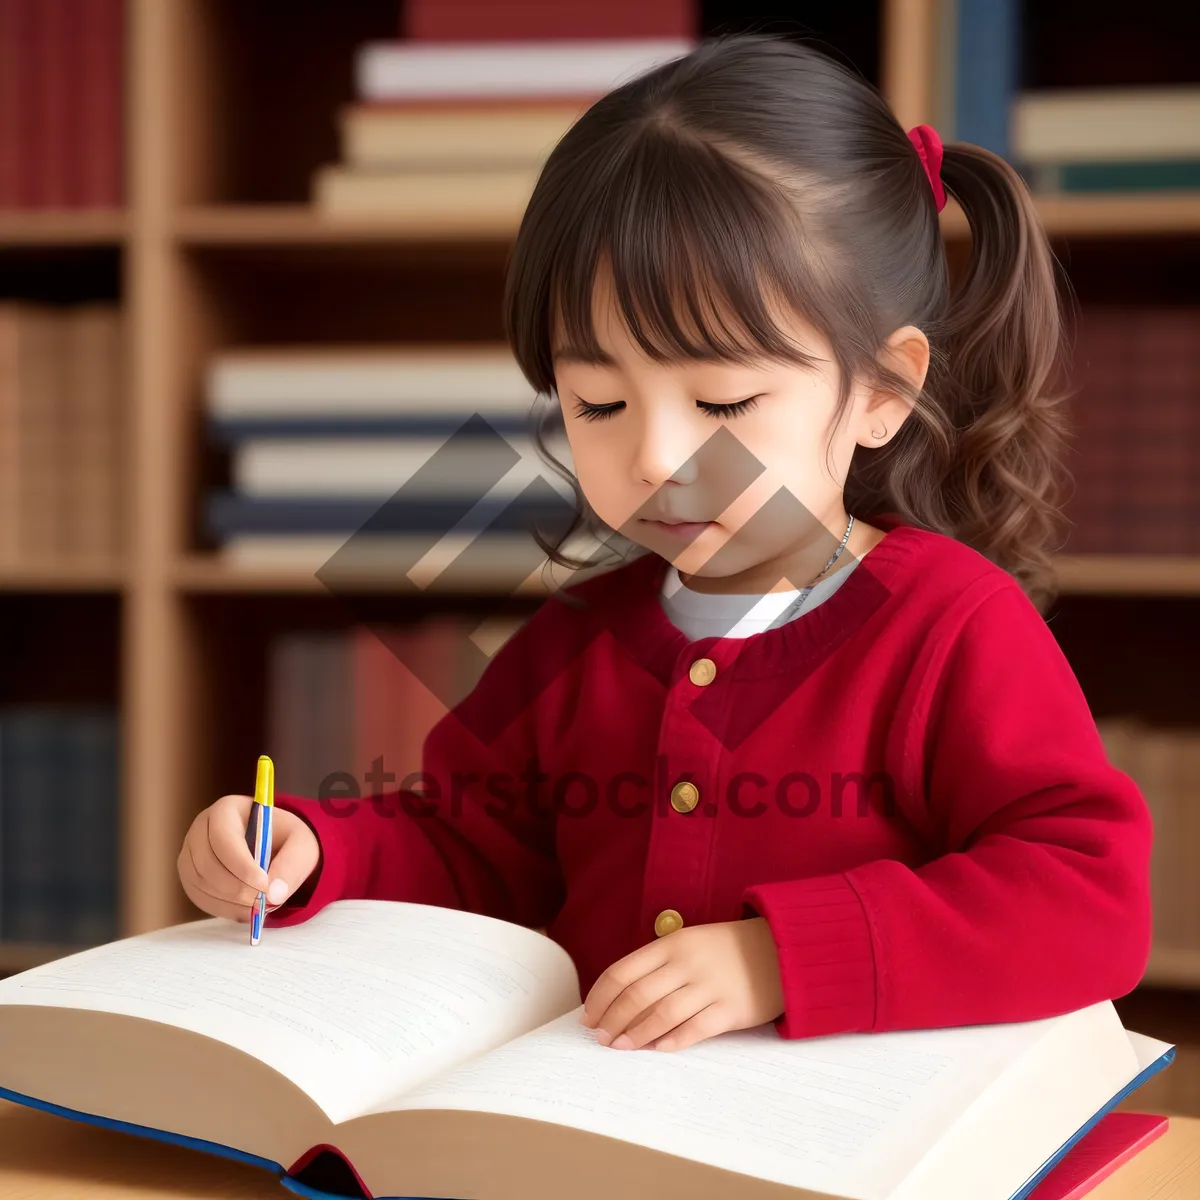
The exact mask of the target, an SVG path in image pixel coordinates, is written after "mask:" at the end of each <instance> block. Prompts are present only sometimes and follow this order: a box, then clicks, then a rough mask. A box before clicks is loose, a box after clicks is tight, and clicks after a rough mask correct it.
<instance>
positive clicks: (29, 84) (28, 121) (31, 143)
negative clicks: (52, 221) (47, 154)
mask: <svg viewBox="0 0 1200 1200" xmlns="http://www.w3.org/2000/svg"><path fill="white" fill-rule="evenodd" d="M10 3H11V4H12V6H13V22H14V25H15V27H16V30H17V33H16V42H17V45H16V64H17V70H16V80H15V82H14V85H13V90H14V92H15V94H16V98H17V201H16V207H18V208H40V207H41V203H42V201H41V195H40V188H41V175H42V167H41V162H42V153H43V146H42V134H43V129H42V120H41V88H40V83H39V72H40V69H41V52H40V51H41V47H40V41H41V33H40V29H39V26H40V25H41V21H42V9H41V7H40V6H39V4H38V0H10Z"/></svg>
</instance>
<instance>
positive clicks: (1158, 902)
mask: <svg viewBox="0 0 1200 1200" xmlns="http://www.w3.org/2000/svg"><path fill="white" fill-rule="evenodd" d="M1096 724H1097V727H1098V728H1099V730H1100V736H1101V739H1102V740H1103V742H1104V746H1105V750H1106V751H1107V753H1108V758H1109V761H1110V762H1111V763H1112V764H1113V766H1115V767H1117V768H1118V769H1119V770H1121V771H1124V772H1125V774H1127V775H1128V776H1129V777H1130V778H1131V779H1133V780H1134V781H1135V782H1136V783H1137V785H1138V787H1139V788H1141V791H1142V794H1143V795H1144V796H1145V798H1146V804H1147V806H1148V807H1149V809H1150V813H1151V816H1152V817H1153V820H1154V859H1153V863H1152V889H1153V895H1152V900H1153V908H1154V954H1155V957H1156V959H1158V960H1159V961H1161V962H1163V963H1164V964H1166V963H1169V962H1170V961H1172V960H1173V959H1175V958H1180V959H1185V960H1187V961H1190V962H1191V963H1195V962H1197V961H1200V874H1198V873H1197V871H1196V861H1197V859H1198V858H1200V729H1186V728H1159V727H1157V726H1153V725H1149V724H1147V723H1145V722H1143V721H1141V720H1139V719H1138V718H1136V717H1132V716H1124V717H1108V718H1104V719H1102V720H1100V721H1097V722H1096Z"/></svg>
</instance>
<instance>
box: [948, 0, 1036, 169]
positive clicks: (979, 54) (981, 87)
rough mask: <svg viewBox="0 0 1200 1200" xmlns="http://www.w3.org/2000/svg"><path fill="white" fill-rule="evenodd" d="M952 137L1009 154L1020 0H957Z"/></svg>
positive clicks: (1018, 41)
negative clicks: (1010, 110) (956, 44)
mask: <svg viewBox="0 0 1200 1200" xmlns="http://www.w3.org/2000/svg"><path fill="white" fill-rule="evenodd" d="M957 4H958V14H957V34H958V48H957V54H956V62H955V71H954V95H955V101H954V137H955V140H956V141H960V142H971V143H973V144H975V145H976V146H983V147H984V148H985V149H987V150H992V151H994V152H995V153H996V154H999V155H1001V156H1002V157H1005V158H1007V157H1008V155H1009V108H1010V105H1011V104H1012V99H1013V96H1014V95H1015V94H1016V89H1017V82H1018V79H1019V74H1018V72H1019V56H1020V33H1019V21H1020V4H1019V0H957Z"/></svg>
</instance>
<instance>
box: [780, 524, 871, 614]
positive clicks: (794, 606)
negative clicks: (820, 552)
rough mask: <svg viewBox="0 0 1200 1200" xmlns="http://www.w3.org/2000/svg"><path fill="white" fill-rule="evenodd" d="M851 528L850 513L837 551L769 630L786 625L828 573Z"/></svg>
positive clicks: (847, 539) (852, 525)
mask: <svg viewBox="0 0 1200 1200" xmlns="http://www.w3.org/2000/svg"><path fill="white" fill-rule="evenodd" d="M853 528H854V514H853V513H851V514H850V521H849V523H848V524H847V525H846V532H845V533H843V534H842V540H841V544H840V545H839V546H838V548H837V549H836V550H835V551H834V552H833V555H832V556H831V557H830V559H829V561H828V562H827V563H826V564H825V565H824V566H823V567H822V568H821V569H820V570H819V571H818V572H817V573H816V575H814V576H813V581H812V583H810V584H809V585H808V587H806V588H802V589H801V590H800V595H798V596H797V597H796V598H795V600H793V601H792V602H791V604H789V605H788V606H787V608H785V609H784V610H783V612H781V613H780V614H779V616H778V617H776V618H775V620H774V621H772V622H771V628H775V627H776V626H779V625H783V624H786V623H787V621H788V619H789V618H790V617H791V615H792V613H794V612H795V611H796V609H797V608H799V606H800V605H801V604H803V603H804V601H805V599H806V598H807V596H808V593H809V591H810V590H811V589H812V588H813V587H815V586H816V583H817V580H818V579H820V578H821V576H822V575H824V574H825V572H826V571H828V570H829V568H830V567H832V566H833V564H834V563H835V562H837V560H838V558H839V556H840V555H841V553H842V551H843V550H845V548H846V543H847V542H848V541H849V540H850V530H851V529H853Z"/></svg>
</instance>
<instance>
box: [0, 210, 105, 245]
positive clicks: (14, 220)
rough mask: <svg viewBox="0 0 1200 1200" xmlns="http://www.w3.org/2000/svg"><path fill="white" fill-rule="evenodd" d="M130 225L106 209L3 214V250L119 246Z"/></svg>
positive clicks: (0, 237) (0, 236) (0, 242)
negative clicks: (28, 247)
mask: <svg viewBox="0 0 1200 1200" xmlns="http://www.w3.org/2000/svg"><path fill="white" fill-rule="evenodd" d="M128 229H129V221H128V218H127V217H126V215H125V213H123V212H113V211H109V210H107V209H97V210H86V209H61V210H59V209H55V210H50V211H45V212H42V211H29V212H24V211H20V210H8V211H0V247H2V248H8V247H18V246H20V247H25V246H30V247H38V246H48V247H53V246H119V245H121V244H122V243H123V242H124V241H125V237H126V234H127V232H128Z"/></svg>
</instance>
